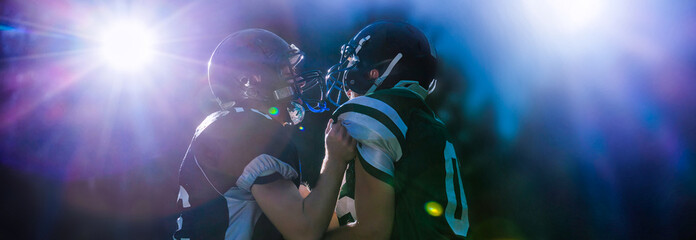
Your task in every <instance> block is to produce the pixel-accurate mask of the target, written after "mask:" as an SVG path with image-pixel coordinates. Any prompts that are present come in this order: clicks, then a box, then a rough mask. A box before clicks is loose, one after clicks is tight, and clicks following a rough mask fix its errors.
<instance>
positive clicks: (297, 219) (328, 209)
mask: <svg viewBox="0 0 696 240" xmlns="http://www.w3.org/2000/svg"><path fill="white" fill-rule="evenodd" d="M332 123H333V121H329V124H328V126H327V130H326V137H325V140H326V157H325V159H324V166H323V168H322V172H321V175H320V176H319V180H318V182H317V186H316V187H315V188H314V189H313V190H312V192H311V193H310V194H309V195H308V196H307V197H306V198H302V196H301V195H300V193H299V192H298V189H297V188H296V187H295V185H294V184H293V183H292V182H291V181H290V180H286V179H282V180H277V181H273V182H270V183H266V184H255V185H253V186H252V187H251V193H252V195H253V196H254V198H255V199H256V201H257V202H258V204H259V206H260V207H261V209H262V210H263V212H264V213H265V214H266V216H268V218H269V219H270V220H271V222H272V223H273V225H275V226H276V228H277V229H278V230H279V231H280V233H281V234H283V237H285V238H287V239H319V238H320V237H321V236H322V234H323V233H324V231H325V230H326V228H327V226H328V224H329V221H330V219H331V215H332V213H333V209H334V207H335V204H336V198H337V197H338V190H339V185H340V184H341V180H342V178H343V173H344V172H345V170H346V164H347V162H348V161H350V159H352V158H354V156H355V140H353V139H352V138H351V137H350V136H349V135H348V133H347V132H346V130H345V128H344V127H343V126H342V125H341V124H332Z"/></svg>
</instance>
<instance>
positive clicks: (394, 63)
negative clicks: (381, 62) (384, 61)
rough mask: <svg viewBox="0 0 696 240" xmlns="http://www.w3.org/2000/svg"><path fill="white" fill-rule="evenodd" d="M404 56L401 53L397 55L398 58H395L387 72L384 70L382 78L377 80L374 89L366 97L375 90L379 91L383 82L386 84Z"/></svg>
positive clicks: (373, 85)
mask: <svg viewBox="0 0 696 240" xmlns="http://www.w3.org/2000/svg"><path fill="white" fill-rule="evenodd" d="M403 56H404V55H403V54H401V53H399V54H396V57H394V59H392V60H391V62H390V63H389V66H388V67H387V69H386V70H384V73H383V74H382V76H379V78H377V79H376V80H375V83H374V84H372V87H370V89H368V90H367V92H366V93H365V95H367V94H370V93H372V92H374V91H375V90H377V87H379V85H382V82H384V79H387V77H388V76H389V74H390V73H391V71H392V69H394V66H396V63H398V62H399V60H401V58H402V57H403Z"/></svg>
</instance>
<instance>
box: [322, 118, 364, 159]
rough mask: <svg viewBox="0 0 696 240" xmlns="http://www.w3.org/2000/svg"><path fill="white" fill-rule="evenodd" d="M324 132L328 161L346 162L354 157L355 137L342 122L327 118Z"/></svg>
mask: <svg viewBox="0 0 696 240" xmlns="http://www.w3.org/2000/svg"><path fill="white" fill-rule="evenodd" d="M324 133H325V136H324V147H326V156H327V158H328V160H329V161H343V162H344V163H348V162H350V161H351V160H353V159H354V158H355V154H356V149H355V139H353V138H352V137H351V136H350V135H349V134H348V130H346V127H344V126H343V124H341V123H340V122H338V123H334V122H333V119H329V123H328V124H327V125H326V131H325V132H324Z"/></svg>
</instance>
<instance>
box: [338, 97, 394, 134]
mask: <svg viewBox="0 0 696 240" xmlns="http://www.w3.org/2000/svg"><path fill="white" fill-rule="evenodd" d="M348 103H355V104H359V105H363V106H366V107H371V108H374V109H377V110H379V111H380V112H382V113H384V114H385V115H387V117H389V119H391V120H392V122H394V124H396V127H398V128H399V130H400V131H401V133H402V134H403V135H404V137H406V131H408V127H407V126H406V123H404V121H403V120H402V119H401V117H400V116H399V113H397V112H396V110H394V108H392V107H391V106H389V104H386V103H384V102H382V101H380V100H379V99H375V98H371V97H365V96H362V97H357V98H353V99H352V100H350V101H348V102H346V104H348Z"/></svg>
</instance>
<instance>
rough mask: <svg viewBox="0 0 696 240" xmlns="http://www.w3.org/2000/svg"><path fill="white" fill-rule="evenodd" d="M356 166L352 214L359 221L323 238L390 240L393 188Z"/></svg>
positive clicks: (357, 161) (392, 216)
mask: <svg viewBox="0 0 696 240" xmlns="http://www.w3.org/2000/svg"><path fill="white" fill-rule="evenodd" d="M363 161H364V160H356V161H355V162H356V164H355V211H356V214H357V215H358V216H357V219H358V221H357V222H356V223H354V224H351V225H347V226H342V227H339V228H337V229H335V230H333V231H329V232H328V233H327V234H326V237H325V238H326V239H389V237H390V235H391V230H392V224H393V221H394V188H393V187H392V186H391V185H389V184H388V183H386V182H384V181H382V180H380V179H378V178H376V177H374V176H373V175H371V174H370V173H368V172H367V171H366V170H365V167H363V163H362V162H363Z"/></svg>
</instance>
